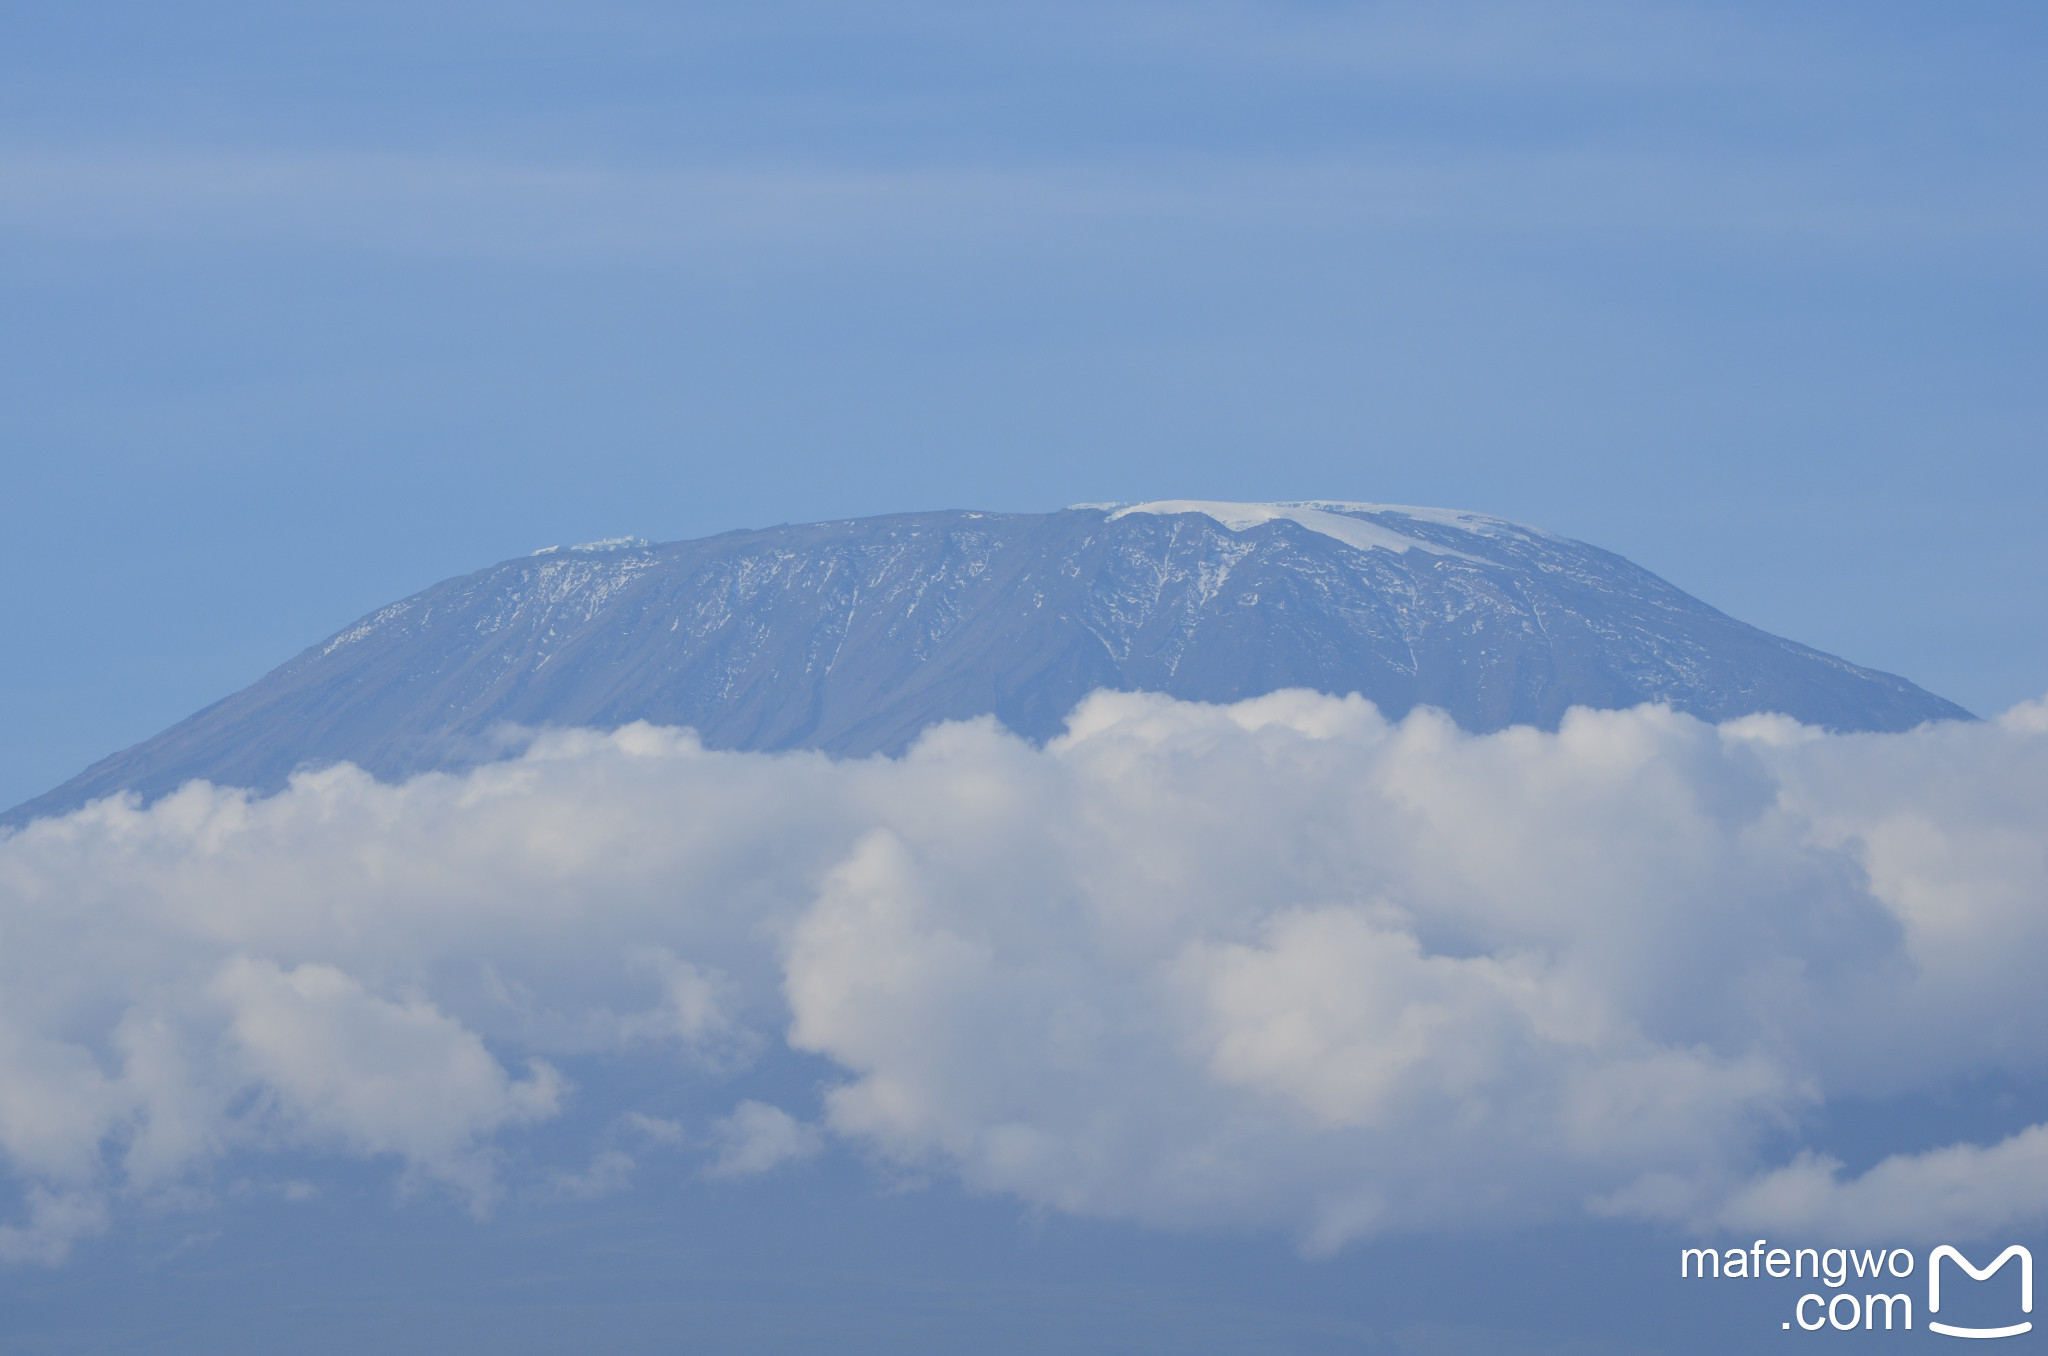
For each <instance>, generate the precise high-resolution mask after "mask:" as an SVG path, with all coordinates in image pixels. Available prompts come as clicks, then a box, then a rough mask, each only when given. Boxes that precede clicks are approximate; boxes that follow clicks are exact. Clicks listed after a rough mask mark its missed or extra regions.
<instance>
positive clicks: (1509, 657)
mask: <svg viewBox="0 0 2048 1356" xmlns="http://www.w3.org/2000/svg"><path fill="white" fill-rule="evenodd" d="M1099 687H1107V688H1118V689H1125V690H1140V691H1150V692H1164V693H1169V694H1171V695H1173V696H1175V697H1180V698H1185V699H1189V700H1194V701H1215V702H1226V701H1235V700H1238V699H1240V698H1244V697H1251V696H1256V695H1259V694H1261V693H1265V692H1271V691H1274V690H1276V689H1279V688H1285V687H1308V688H1315V689H1318V690H1320V691H1323V692H1331V693H1348V692H1359V693H1363V694H1364V695H1365V696H1367V697H1369V698H1371V699H1372V700H1373V701H1374V702H1375V703H1377V704H1378V705H1379V707H1380V708H1381V710H1383V711H1385V712H1386V713H1387V714H1388V715H1389V716H1396V717H1398V716H1401V715H1403V714H1405V713H1406V712H1408V711H1409V710H1410V709H1412V708H1413V707H1415V706H1417V705H1422V704H1427V705H1431V706H1438V707H1441V708H1443V709H1444V710H1445V711H1447V712H1448V713H1449V714H1450V715H1451V717H1452V718H1453V719H1455V720H1456V721H1457V722H1458V724H1460V725H1461V726H1463V727H1465V728H1466V729H1468V730H1474V731H1486V730H1497V729H1500V728H1502V727H1504V726H1507V725H1511V724H1523V723H1526V724H1534V725H1540V726H1544V727H1555V726H1556V724H1557V723H1558V721H1559V720H1560V719H1561V718H1562V717H1563V715H1564V713H1565V711H1566V710H1567V709H1568V708H1570V707H1573V706H1593V707H1625V706H1633V705H1635V704H1637V703H1640V702H1647V701H1662V702H1669V703H1670V704H1671V705H1672V706H1674V707H1676V708H1677V709H1679V710H1681V711H1687V712H1691V713H1692V714H1694V715H1697V716H1700V717H1702V718H1703V719H1706V720H1724V719H1728V718H1730V717H1734V716H1740V715H1747V714H1749V713H1752V712H1757V711H1780V712H1784V713H1786V714H1788V715H1791V716H1794V717H1797V718H1798V719H1800V720H1802V721H1805V722H1807V723H1809V724H1815V725H1823V726H1827V727H1830V728H1833V729H1838V730H1900V729H1907V728H1910V727H1912V726H1914V725H1917V724H1919V723H1921V722H1922V721H1927V720H1942V719H1970V715H1969V713H1968V712H1966V711H1964V710H1963V709H1962V708H1961V707H1959V706H1956V705H1955V704H1954V703H1952V702H1947V701H1943V700H1942V699H1941V698H1939V697H1936V696H1934V695H1932V694H1931V693H1928V692H1925V691H1922V690H1921V689H1920V688H1918V687H1915V686H1914V685H1913V684H1911V683H1909V682H1907V681H1906V680H1904V679H1903V678H1895V677H1893V676H1891V675H1890V674H1885V673H1878V672H1874V671H1873V670H1870V669H1865V668H1859V667H1858V666H1856V665H1854V664H1850V663H1848V662H1846V661H1844V660H1841V659H1837V658H1835V657H1833V656H1832V655H1826V654H1822V653H1820V652H1819V651H1817V650H1811V649H1808V648H1807V647H1805V646H1803V645H1799V644H1795V643H1794V642H1792V641H1789V640H1782V639H1779V638H1778V637H1776V636H1772V635H1768V634H1766V633H1765V632H1762V631H1759V630H1757V629H1756V628H1755V627H1752V626H1747V625H1744V624H1743V623H1742V622H1739V621H1736V620H1735V619H1733V618H1732V617H1729V616H1726V615H1724V614H1723V613H1720V612H1717V611H1715V610H1714V609H1713V608H1711V607H1708V606H1707V605H1706V604H1705V603H1702V602H1700V601H1699V600H1698V599H1696V598H1693V597H1690V596H1689V595H1687V594H1685V593H1683V592H1681V591H1679V590H1678V589H1676V588H1673V587H1672V586H1671V585H1670V584H1667V583H1665V582H1664V581H1663V580H1662V579H1659V578H1658V577H1657V576H1655V575H1653V574H1651V573H1649V572H1648V571H1647V570H1644V569H1641V568H1639V567H1638V566H1635V565H1632V564H1630V563H1629V562H1628V561H1626V560H1624V559H1622V558H1621V557H1619V556H1616V555H1613V554H1610V553H1609V552H1606V551H1602V550H1599V549H1598V548H1596V547H1592V546H1588V545H1585V544H1584V543H1582V542H1576V541H1572V540H1569V539H1567V538H1564V537H1559V536H1554V535H1552V534H1551V533H1548V532H1544V531H1541V530H1538V529H1536V528H1531V527H1525V526H1522V525H1520V524H1517V523H1511V522H1508V521H1505V520H1504V519H1500V518H1490V517H1486V516H1484V515H1481V514H1477V513H1464V512H1458V511H1455V510H1448V509H1428V508H1410V507H1401V506H1395V505H1387V504H1357V503H1335V502H1321V501H1309V502H1301V503H1286V504H1234V503H1211V502H1205V501H1193V500H1168V501H1161V502H1157V503H1147V504H1122V505H1119V504H1083V505H1077V506H1075V507H1073V508H1070V509H1067V510H1065V511H1063V512H1059V513H1043V514H1033V513H972V512H964V511H955V512H942V513H906V514H897V515H893V516H889V517H882V518H863V519H856V520H851V521H846V522H833V523H813V524H807V525H802V526H793V527H792V526H784V527H773V528H767V529H764V530H761V531H741V532H729V533H726V534H724V535H723V536H717V537H709V538H705V539H703V540H700V541H686V542H671V543H667V544H663V545H649V544H648V543H646V542H643V541H640V540H639V539H637V538H616V539H612V540H608V541H603V542H593V543H590V544H588V545H586V546H580V547H569V548H559V547H549V548H547V549H545V550H543V551H538V552H535V553H534V554H533V555H531V556H526V557H522V558H520V559H516V560H509V561H506V562H504V563H503V564H500V565H495V566H492V567H491V568H489V569H486V570H480V571H478V572H477V573H475V574H471V575H465V576H463V577H461V578H459V579H451V580H448V581H446V582H445V583H441V584H436V585H435V586H434V587H432V588H430V589H427V590H425V591H424V592H421V593H417V594H414V595H413V596H412V597H410V598H407V599H404V600H403V601H401V602H396V603H393V604H391V605H390V606H389V607H385V608H381V609H379V610H378V611H376V612H374V613H372V614H371V615H369V616H367V617H364V618H363V619H362V620H360V621H358V622H356V623H355V624H353V625H351V626H349V627H347V628H345V629H344V630H342V631H341V632H339V633H338V634H336V635H334V636H331V637H329V638H328V639H327V640H325V641H322V642H321V643H320V644H318V645H315V646H313V647H312V648H311V649H309V650H307V651H305V652H304V653H303V654H301V655H299V656H298V657H297V658H295V659H293V660H291V661H290V662H289V663H286V664H285V665H283V666H282V667H280V668H278V669H276V670H274V671H272V672H271V673H270V674H268V675H267V676H265V677H264V678H263V679H261V680H260V681H258V682H256V683H255V684H253V685H251V686H250V687H247V688H245V689H243V690H242V691H240V692H238V693H236V694H234V695H233V696H231V697H228V698H226V699H225V700H223V701H220V702H217V703H215V704H214V705H213V706H210V707H208V708H206V709H205V710H204V711H201V712H199V713H198V714H197V715H194V716H192V717H190V718H188V719H186V720H184V721H182V722H180V723H179V724H177V725H174V726H172V727H171V728H170V729H168V730H166V731H164V732H163V733H162V734H160V735H157V736H156V737H154V738H152V739H149V740H145V741H144V742H143V743H141V744H138V745H136V746H135V747H134V748H131V749H128V750H126V751H124V752H122V753H117V754H115V755H113V756H112V757H110V758H107V759H104V760H102V761H101V762H99V763H96V764H94V765H93V766H92V767H90V768H88V769H87V770H86V771H85V772H83V773H81V774H80V775H79V776H77V777H76V778H74V779H72V780H71V781H69V782H67V783H65V784H64V785H63V786H61V787H58V788H57V789H56V790H54V791H51V792H49V793H48V794H46V795H43V796H40V797H38V798H37V799H35V800H32V801H30V802H28V803H27V804H25V805H21V806H18V807H16V808H15V809H14V810H12V811H10V812H9V813H8V814H7V815H6V816H4V817H0V822H15V823H18V822H21V821H23V820H26V819H28V818H30V817H32V816H35V815H41V814H55V813H61V812H63V811H66V810H69V809H72V808H74V807H76V806H78V805H81V804H84V803H85V802H86V801H88V800H92V799H95V798H98V797H100V796H105V795H108V794H111V793H113V792H117V791H127V790H132V791H136V792H139V793H141V794H142V795H143V796H144V797H151V796H155V795H159V794H161V793H163V792H166V791H170V790H172V789H174V788H176V787H177V786H178V785H180V784H181V783H183V782H185V781H187V780H189V779H191V778H195V777H203V778H207V779H209V780H212V781H215V782H220V783H226V784H233V785H238V786H249V787H254V788H257V789H259V790H263V791H269V790H275V789H277V788H280V787H282V786H283V785H284V783H285V780H286V779H287V778H288V777H289V776H290V774H291V773H292V771H293V770H294V769H295V768H298V767H301V766H305V765H309V764H320V763H326V762H334V761H340V760H348V761H351V762H354V763H358V764H360V765H361V766H363V767H364V768H367V769H368V770H369V771H371V772H373V773H375V774H376V775H378V776H380V777H386V778H397V777H404V776H406V775H409V774H411V773H416V772H422V771H426V770H429V769H434V768H455V767H462V766H467V765H471V764H474V763H476V762H478V761H482V760H484V759H487V758H489V757H492V756H495V755H496V754H497V753H498V752H500V751H502V749H503V748H504V747H505V745H504V742H503V740H502V738H501V737H500V736H499V734H498V732H499V731H500V730H501V729H502V728H503V727H505V726H507V725H517V726H537V725H563V726H567V725H583V726H596V727H600V728H610V727H615V726H618V725H622V724H625V723H627V722H629V721H634V720H648V721H654V722H657V723H660V724H671V725H689V726H694V727H695V728H696V729H697V730H698V732H699V733H700V734H701V735H702V736H703V738H704V741H705V742H706V743H707V744H709V745H711V746H713V747H720V748H734V749H793V748H817V749H824V750H826V751H828V752H831V753H835V754H844V755H861V754H869V753H877V752H880V753H894V752H898V751H900V750H902V749H903V748H904V747H906V746H907V745H908V744H909V743H910V741H911V740H913V739H914V738H915V737H916V736H917V733H918V732H919V731H920V730H922V729H924V728H925V727H926V726H928V725H930V724H932V723H933V722H935V721H940V720H948V719H958V718H963V717H969V716H977V715H983V714H989V713H993V714H994V715H995V716H996V717H997V718H998V719H1000V720H1001V721H1002V722H1003V723H1004V724H1005V725H1007V726H1009V727H1010V728H1011V729H1013V730H1015V731H1016V732H1018V733H1019V734H1022V735H1026V736H1029V737H1031V738H1034V739H1042V738H1046V737H1048V736H1051V735H1053V734H1056V733H1058V732H1059V730H1060V728H1061V722H1062V719H1063V718H1064V717H1065V715H1066V713H1067V712H1068V711H1069V710H1070V709H1071V708H1072V707H1073V705H1074V703H1075V702H1077V701H1078V700H1079V699H1080V698H1081V697H1082V696H1084V695H1085V694H1086V693H1088V692H1089V691H1091V690H1093V689H1095V688H1099Z"/></svg>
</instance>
